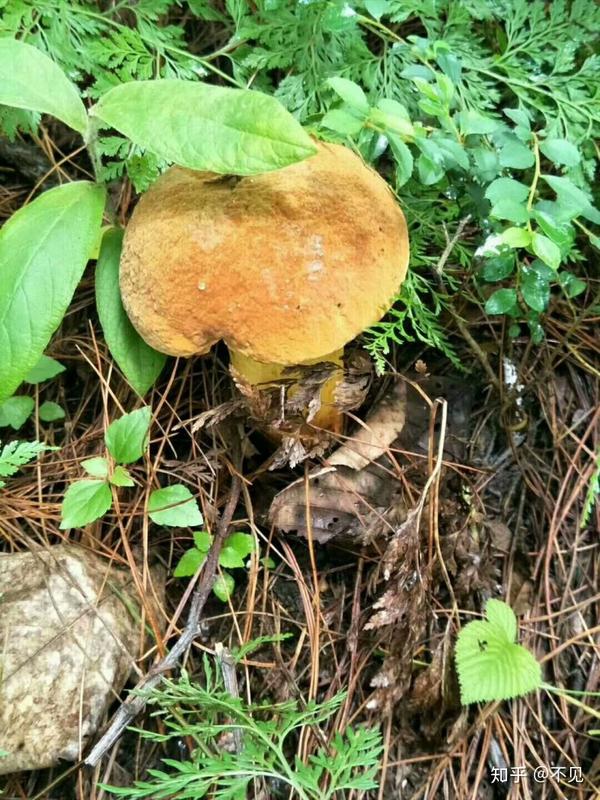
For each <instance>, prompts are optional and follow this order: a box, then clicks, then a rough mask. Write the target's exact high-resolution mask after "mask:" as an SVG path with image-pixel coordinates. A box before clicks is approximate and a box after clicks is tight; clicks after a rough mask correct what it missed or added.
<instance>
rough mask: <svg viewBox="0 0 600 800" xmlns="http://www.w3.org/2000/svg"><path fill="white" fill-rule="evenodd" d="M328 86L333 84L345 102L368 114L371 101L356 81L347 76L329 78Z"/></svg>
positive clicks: (334, 89) (333, 87)
mask: <svg viewBox="0 0 600 800" xmlns="http://www.w3.org/2000/svg"><path fill="white" fill-rule="evenodd" d="M327 84H328V86H331V88H332V89H333V91H334V92H335V93H336V94H337V95H338V97H341V98H342V100H343V101H344V103H347V104H348V105H349V106H351V107H352V108H355V109H356V110H357V111H360V112H361V113H362V114H368V112H369V101H368V100H367V96H366V94H365V93H364V92H363V90H362V89H361V88H360V86H359V85H358V84H357V83H354V81H349V80H348V79H347V78H339V77H336V78H329V80H328V81H327Z"/></svg>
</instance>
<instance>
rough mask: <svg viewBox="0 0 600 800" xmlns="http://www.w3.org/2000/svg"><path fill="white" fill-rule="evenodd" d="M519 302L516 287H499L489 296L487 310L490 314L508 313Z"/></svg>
mask: <svg viewBox="0 0 600 800" xmlns="http://www.w3.org/2000/svg"><path fill="white" fill-rule="evenodd" d="M516 304H517V293H516V291H515V290H514V289H498V290H497V291H495V292H494V294H493V295H491V297H488V299H487V301H486V304H485V310H486V312H487V313H488V314H506V313H507V312H509V311H512V309H513V308H514V307H515V306H516Z"/></svg>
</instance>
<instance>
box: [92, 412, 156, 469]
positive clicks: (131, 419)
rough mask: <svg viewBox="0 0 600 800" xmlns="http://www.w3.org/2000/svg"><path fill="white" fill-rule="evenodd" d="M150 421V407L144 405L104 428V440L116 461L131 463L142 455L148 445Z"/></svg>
mask: <svg viewBox="0 0 600 800" xmlns="http://www.w3.org/2000/svg"><path fill="white" fill-rule="evenodd" d="M151 421H152V409H151V408H150V407H149V406H144V408H138V409H137V411H132V412H131V413H130V414H124V415H123V416H122V417H120V418H119V419H117V420H115V421H114V422H111V424H110V425H109V426H108V428H107V429H106V434H105V436H104V440H105V442H106V446H107V447H108V452H109V453H110V454H111V456H112V457H113V458H114V460H115V461H116V462H117V463H119V464H131V462H132V461H137V460H138V458H141V457H142V456H143V455H144V451H145V450H146V448H147V447H148V434H149V430H150V422H151Z"/></svg>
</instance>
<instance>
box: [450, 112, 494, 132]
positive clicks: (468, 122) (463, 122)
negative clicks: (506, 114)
mask: <svg viewBox="0 0 600 800" xmlns="http://www.w3.org/2000/svg"><path fill="white" fill-rule="evenodd" d="M456 117H457V120H458V125H459V127H460V132H461V133H462V134H463V136H469V135H470V134H479V135H481V134H487V133H494V131H496V130H498V128H499V127H501V126H502V123H501V122H500V121H499V120H497V119H493V118H492V117H486V116H484V115H483V114H480V113H479V112H478V111H460V112H459V113H458V114H456Z"/></svg>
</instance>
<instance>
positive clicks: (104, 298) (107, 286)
mask: <svg viewBox="0 0 600 800" xmlns="http://www.w3.org/2000/svg"><path fill="white" fill-rule="evenodd" d="M122 243H123V231H122V230H118V229H117V228H112V229H110V230H108V231H106V233H105V234H104V236H103V238H102V246H101V248H100V257H99V258H98V264H97V266H96V307H97V309H98V317H99V319H100V324H101V325H102V331H103V332H104V338H105V339H106V344H107V345H108V349H109V350H110V353H111V355H112V357H113V358H114V359H115V361H116V362H117V364H118V365H119V368H120V370H121V372H122V373H123V375H124V376H125V377H126V379H127V381H128V382H129V383H130V385H131V386H132V387H133V388H134V389H135V391H136V392H137V393H138V394H139V395H144V394H146V392H147V391H148V389H150V387H151V386H153V384H154V382H155V381H156V379H157V378H158V376H159V375H160V373H161V370H162V368H163V367H164V365H165V361H166V360H167V357H166V356H165V355H164V354H163V353H158V352H157V351H156V350H154V349H153V348H152V347H150V345H148V344H146V342H145V341H144V340H143V339H142V337H141V336H140V335H139V333H138V332H137V331H136V329H135V328H134V327H133V325H132V324H131V322H130V321H129V317H128V316H127V314H126V313H125V309H124V308H123V302H122V300H121V292H120V291H119V259H120V257H121V247H122Z"/></svg>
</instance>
